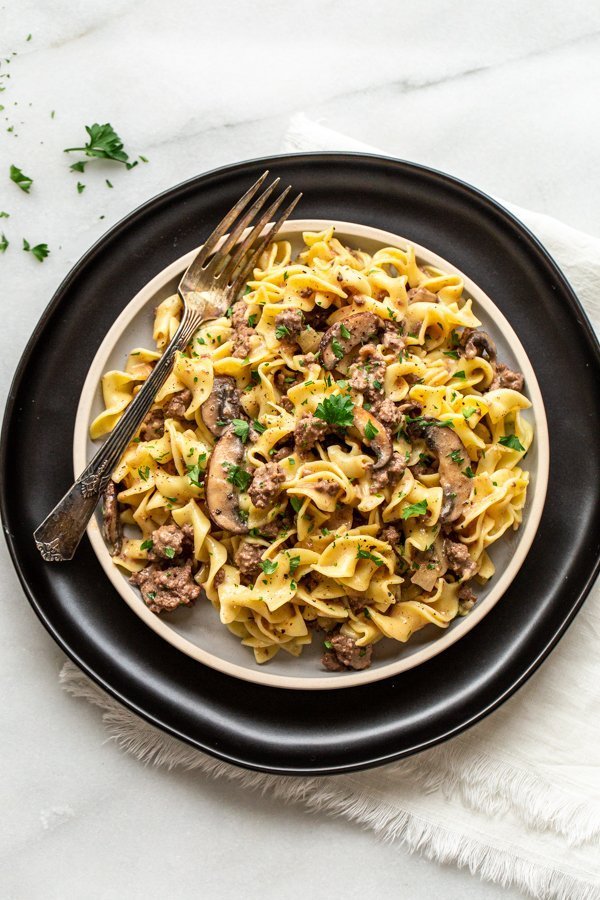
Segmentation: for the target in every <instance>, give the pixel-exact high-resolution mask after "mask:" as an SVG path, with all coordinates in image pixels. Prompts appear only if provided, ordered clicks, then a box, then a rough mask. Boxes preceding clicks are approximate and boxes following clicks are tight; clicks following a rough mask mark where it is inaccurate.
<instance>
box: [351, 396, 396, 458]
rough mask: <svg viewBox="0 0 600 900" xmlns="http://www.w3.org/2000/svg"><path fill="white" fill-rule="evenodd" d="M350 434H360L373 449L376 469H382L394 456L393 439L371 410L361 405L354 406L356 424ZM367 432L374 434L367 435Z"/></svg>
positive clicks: (364, 442)
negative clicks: (368, 410)
mask: <svg viewBox="0 0 600 900" xmlns="http://www.w3.org/2000/svg"><path fill="white" fill-rule="evenodd" d="M348 430H349V432H350V434H352V435H358V437H359V439H360V440H361V441H362V443H363V444H366V445H367V446H368V447H369V449H370V450H372V451H373V453H374V454H375V457H376V462H374V463H373V468H374V469H381V468H383V466H385V465H387V463H389V461H390V459H391V457H392V450H393V447H392V440H391V438H390V436H389V433H388V432H387V431H386V429H385V428H384V427H383V425H382V424H381V422H379V420H378V419H376V418H375V416H372V415H371V413H370V412H367V410H366V409H363V408H362V407H360V406H355V407H354V425H352V426H351V427H350V428H349V429H348ZM367 432H369V433H370V434H371V435H372V436H371V437H367Z"/></svg>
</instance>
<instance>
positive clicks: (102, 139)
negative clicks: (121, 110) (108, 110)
mask: <svg viewBox="0 0 600 900" xmlns="http://www.w3.org/2000/svg"><path fill="white" fill-rule="evenodd" d="M85 130H86V131H87V133H88V136H89V141H88V142H87V144H85V145H84V146H83V147H67V149H66V150H65V153H73V152H77V151H81V152H82V153H85V155H86V156H93V157H96V158H97V159H112V160H114V161H115V162H120V163H123V164H124V165H126V166H127V168H130V169H131V168H133V166H135V165H137V162H134V163H129V162H128V160H129V156H128V154H127V153H125V151H124V149H123V141H122V140H121V138H120V137H119V135H118V134H117V132H116V131H115V130H114V128H113V127H112V125H110V124H109V123H108V122H106V124H104V125H99V124H98V123H97V122H95V123H94V124H93V125H86V126H85Z"/></svg>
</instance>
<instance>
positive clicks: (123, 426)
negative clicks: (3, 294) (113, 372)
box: [33, 308, 203, 562]
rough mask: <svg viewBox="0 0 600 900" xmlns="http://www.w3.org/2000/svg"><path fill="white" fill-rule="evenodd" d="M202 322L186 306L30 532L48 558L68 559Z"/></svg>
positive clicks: (70, 557)
mask: <svg viewBox="0 0 600 900" xmlns="http://www.w3.org/2000/svg"><path fill="white" fill-rule="evenodd" d="M202 322H203V316H202V315H201V313H200V312H192V311H190V309H189V308H187V309H186V311H185V313H184V316H183V319H182V322H181V325H180V326H179V328H178V330H177V332H176V333H175V335H174V336H173V338H172V339H171V341H170V343H169V344H168V346H167V347H166V349H165V351H164V353H163V355H162V356H161V358H160V359H159V360H158V362H157V363H156V365H155V366H154V368H153V370H152V372H151V373H150V375H149V376H148V378H147V379H146V381H145V382H144V383H143V385H142V387H141V390H140V391H138V393H137V394H136V396H135V397H134V399H133V400H132V402H131V403H130V404H129V406H128V407H127V409H126V410H125V412H124V413H123V415H122V416H121V418H120V420H119V422H118V423H117V425H116V426H115V428H114V429H113V431H112V432H111V434H110V436H109V437H108V439H107V440H106V441H105V442H104V444H103V445H102V446H101V447H100V449H99V450H98V452H97V453H96V454H95V456H94V457H93V459H92V460H91V461H90V462H89V463H88V465H87V466H86V468H85V469H84V470H83V472H82V473H81V475H80V476H79V478H78V479H77V481H76V482H75V483H74V484H73V486H72V487H71V488H70V489H69V490H68V491H67V493H66V494H65V496H64V497H63V498H62V500H60V501H59V502H58V503H57V505H56V506H55V507H54V509H53V510H52V512H51V513H50V514H49V515H48V516H47V517H46V519H44V521H43V522H42V524H41V525H40V526H39V527H38V528H37V529H36V531H35V532H34V535H33V536H34V538H35V543H36V545H37V548H38V550H39V551H40V553H41V554H42V556H43V557H44V559H45V560H47V561H48V562H62V561H63V560H67V559H72V558H73V555H74V553H75V550H76V549H77V546H78V544H79V542H80V540H81V538H82V537H83V534H84V532H85V529H86V527H87V524H88V522H89V520H90V518H91V516H92V514H93V512H94V510H95V508H96V506H97V504H98V498H99V496H100V494H101V493H102V492H103V491H104V489H105V488H106V485H107V484H108V482H109V481H110V476H111V474H112V472H113V471H114V470H115V468H116V466H117V463H118V462H119V460H120V459H121V457H122V456H123V453H124V452H125V450H126V448H127V447H128V445H129V443H130V441H131V438H132V437H133V435H134V434H135V432H136V431H137V430H138V428H139V427H140V425H141V424H142V422H143V421H144V418H145V416H146V413H147V412H148V410H149V409H150V407H151V406H152V404H153V403H154V398H155V397H156V394H157V392H158V391H159V390H160V388H161V387H162V386H163V384H164V383H165V381H166V380H167V378H168V376H169V373H170V372H171V370H172V368H173V364H174V362H175V356H176V354H177V352H178V351H180V350H183V349H184V348H185V347H186V346H187V344H188V343H189V342H190V340H191V338H192V336H193V335H194V333H195V332H196V331H197V330H198V328H199V327H200V325H201V324H202Z"/></svg>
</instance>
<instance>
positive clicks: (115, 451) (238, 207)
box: [33, 171, 302, 562]
mask: <svg viewBox="0 0 600 900" xmlns="http://www.w3.org/2000/svg"><path fill="white" fill-rule="evenodd" d="M268 174H269V173H268V171H267V172H265V173H264V174H263V175H261V177H260V178H259V179H258V181H257V182H256V183H255V184H253V185H252V187H251V188H250V190H248V191H247V192H246V193H245V194H244V196H243V197H242V198H241V199H240V200H238V202H237V203H236V204H235V206H233V207H232V208H231V209H230V211H229V212H228V213H227V215H226V216H225V218H224V219H223V220H222V221H221V222H220V223H219V225H217V227H216V228H215V230H214V231H213V233H212V234H211V235H210V237H209V238H208V240H207V241H206V243H205V244H204V245H203V246H202V248H201V249H200V251H199V253H198V254H197V256H196V257H195V258H194V260H193V261H192V263H191V264H190V265H189V266H188V268H187V269H186V271H185V272H184V274H183V277H182V279H181V281H180V282H179V287H178V288H177V291H178V293H179V296H180V297H181V299H182V300H183V303H184V312H183V317H182V320H181V324H180V326H179V328H178V330H177V332H176V333H175V335H174V336H173V339H172V340H171V342H170V343H169V345H168V346H167V347H166V349H165V351H164V353H163V355H162V356H161V358H160V359H159V360H158V362H157V363H156V365H155V366H154V369H153V370H152V372H151V373H150V375H149V376H148V378H147V379H146V381H145V382H144V383H143V385H142V388H141V389H140V391H139V392H138V394H137V395H136V396H135V398H134V399H133V400H132V402H131V403H130V404H129V406H128V407H127V409H126V410H125V412H124V414H123V416H122V417H121V419H120V420H119V422H118V424H117V425H116V427H115V428H114V429H113V431H112V432H111V434H110V436H109V437H108V438H107V440H106V441H105V443H104V444H103V445H102V447H101V448H100V449H99V450H98V452H97V453H96V454H95V456H94V457H93V459H92V460H91V462H90V463H88V465H87V466H86V468H85V469H84V471H83V472H82V473H81V475H80V476H79V478H78V479H77V481H76V482H75V483H74V484H73V485H72V487H71V488H70V489H69V490H68V491H67V493H66V494H65V496H64V497H63V498H62V500H61V501H60V502H59V503H58V504H57V505H56V506H55V507H54V509H53V510H52V512H51V513H50V514H49V515H48V516H47V518H46V519H44V521H43V522H42V524H41V525H39V526H38V528H37V529H36V530H35V531H34V533H33V536H34V538H35V543H36V545H37V548H38V550H39V551H40V553H41V554H42V556H43V557H44V559H45V560H47V561H48V562H62V561H63V560H67V559H72V558H73V555H74V553H75V550H76V549H77V546H78V544H79V542H80V540H81V538H82V537H83V534H84V532H85V529H86V526H87V523H88V522H89V520H90V518H91V516H92V513H93V512H94V510H95V508H96V506H97V504H98V500H99V498H100V496H101V494H102V493H103V492H104V490H105V488H106V486H107V484H108V482H109V481H110V477H111V474H112V472H113V471H114V470H115V468H116V466H117V463H118V462H119V460H120V459H121V457H122V455H123V453H124V452H125V450H126V448H127V446H128V445H129V443H130V441H131V439H132V437H133V436H134V434H135V433H136V431H137V430H138V428H139V427H140V425H141V424H142V422H143V420H144V418H145V416H146V414H147V412H148V410H149V409H150V407H151V406H152V404H153V402H154V398H155V396H156V394H157V392H158V390H159V389H160V388H161V387H162V385H163V384H164V383H165V381H166V380H167V377H168V375H169V373H170V371H171V369H172V368H173V364H174V362H175V355H176V354H177V352H178V351H180V350H183V349H184V348H185V347H186V346H187V345H188V344H189V342H190V340H191V338H192V337H193V335H194V334H195V332H196V331H197V330H198V328H199V327H200V325H202V324H203V323H204V322H207V321H210V320H211V319H216V318H219V317H220V316H222V315H224V313H225V311H226V310H227V308H228V307H229V305H230V303H231V302H232V301H233V300H234V299H235V298H236V296H237V294H238V293H239V291H240V290H241V288H242V286H243V285H244V283H245V282H246V280H247V275H248V274H249V273H250V272H251V270H252V268H253V266H254V264H255V262H256V261H257V259H258V257H259V256H260V254H261V253H262V252H263V250H264V249H265V247H267V245H268V244H269V243H270V241H272V240H273V238H274V237H275V235H276V234H277V232H278V231H279V229H280V228H281V226H282V225H283V223H284V222H285V221H286V219H288V218H289V217H290V215H291V213H292V210H293V209H294V207H295V206H296V204H297V203H298V201H299V200H300V197H301V196H302V194H298V195H297V196H296V197H294V199H293V200H292V201H291V203H289V204H288V205H287V206H286V207H285V209H284V210H283V212H280V210H281V208H282V206H283V203H284V201H285V200H286V199H287V197H288V195H289V193H290V191H291V185H288V187H287V188H286V189H285V190H284V191H282V192H281V193H280V194H279V196H278V197H277V199H275V200H273V202H272V203H271V204H270V205H269V206H268V207H267V208H266V209H265V210H264V212H262V213H261V215H260V217H259V218H258V220H257V221H256V223H255V224H254V226H253V227H252V228H251V230H250V231H249V233H248V234H247V235H246V237H244V238H243V239H242V240H240V238H241V237H242V234H243V232H244V231H245V229H246V228H248V227H249V226H250V225H251V223H252V222H253V220H254V219H255V217H256V216H257V215H258V214H259V213H260V212H261V210H262V209H263V207H264V206H265V203H266V202H267V200H268V199H269V197H271V195H272V194H273V192H274V191H275V188H276V187H277V185H278V183H279V178H276V179H275V181H273V182H272V183H271V184H270V185H269V187H268V188H266V190H264V191H263V192H262V193H261V194H259V191H260V188H261V187H262V185H263V183H264V181H265V180H266V178H267V175H268ZM257 194H258V196H257ZM255 198H256V199H255ZM252 201H253V202H252ZM277 213H279V216H278V218H277V219H276V221H275V222H274V224H272V225H271V227H270V228H269V229H268V231H266V232H265V234H264V235H262V237H260V235H261V232H262V231H263V229H264V228H266V226H267V225H268V223H269V222H272V221H273V218H274V217H275V215H276V214H277ZM257 238H258V243H257V244H256V246H254V244H255V241H256V240H257ZM221 239H223V242H222V244H221V246H220V247H218V249H217V245H218V243H219V241H221Z"/></svg>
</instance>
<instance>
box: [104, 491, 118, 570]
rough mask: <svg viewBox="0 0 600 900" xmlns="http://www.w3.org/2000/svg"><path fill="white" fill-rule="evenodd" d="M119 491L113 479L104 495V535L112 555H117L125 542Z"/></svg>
mask: <svg viewBox="0 0 600 900" xmlns="http://www.w3.org/2000/svg"><path fill="white" fill-rule="evenodd" d="M117 493H118V492H117V486H116V484H115V483H114V481H113V480H112V479H111V480H110V481H109V482H108V484H107V486H106V490H105V491H104V496H103V497H102V536H103V537H104V540H105V541H106V543H107V544H108V546H109V549H110V555H111V556H115V555H116V554H117V553H118V552H119V551H120V549H121V545H122V544H123V534H122V530H121V520H120V518H119V502H118V500H117Z"/></svg>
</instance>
